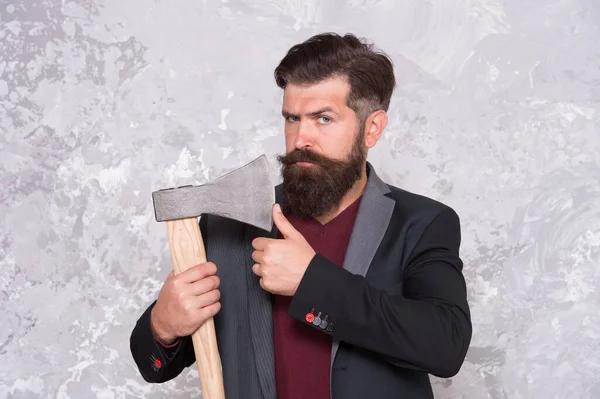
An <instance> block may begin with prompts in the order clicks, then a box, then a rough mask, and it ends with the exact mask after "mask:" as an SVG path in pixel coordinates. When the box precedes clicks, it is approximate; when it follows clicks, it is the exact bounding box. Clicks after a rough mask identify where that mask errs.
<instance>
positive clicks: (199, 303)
mask: <svg viewBox="0 0 600 399" xmlns="http://www.w3.org/2000/svg"><path fill="white" fill-rule="evenodd" d="M216 273H217V266H216V265H215V264H214V263H211V262H207V263H202V264H200V265H196V266H193V267H191V268H189V269H188V270H186V271H184V272H182V273H179V274H178V275H177V276H176V275H175V273H174V272H173V271H171V273H169V275H168V276H167V278H166V280H165V282H164V284H163V286H162V288H161V290H160V293H159V294H158V299H157V301H156V304H155V305H154V307H153V308H152V311H151V313H150V326H151V328H152V332H153V333H154V335H155V337H156V338H158V339H159V340H160V341H161V342H163V343H165V344H170V343H172V342H174V341H175V340H176V339H177V338H179V337H184V336H187V335H191V334H192V333H193V332H194V331H196V330H197V329H198V328H200V326H201V325H202V324H204V322H206V320H208V319H209V318H211V317H213V316H215V315H216V314H217V313H218V312H219V310H220V309H221V303H220V302H219V299H220V297H221V294H220V292H219V289H218V287H219V284H220V281H219V277H218V276H217V275H216Z"/></svg>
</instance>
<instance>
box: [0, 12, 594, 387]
mask: <svg viewBox="0 0 600 399" xmlns="http://www.w3.org/2000/svg"><path fill="white" fill-rule="evenodd" d="M0 21H1V22H0V129H1V130H0V132H1V134H0V148H1V157H0V184H1V190H0V199H1V204H0V214H1V215H2V225H1V226H2V230H1V231H0V312H1V314H2V319H1V320H2V321H1V324H2V327H1V328H0V397H2V398H106V399H108V398H139V397H147V398H161V397H167V396H168V397H172V398H188V397H190V395H191V396H194V397H198V395H199V388H198V382H197V372H196V370H195V368H193V367H192V368H191V369H190V370H189V371H188V372H185V373H184V374H183V375H181V376H180V377H178V378H177V379H176V381H174V382H171V383H168V384H165V385H161V386H151V385H148V384H146V383H145V382H144V381H143V380H142V379H141V378H140V377H139V376H138V374H137V372H136V368H135V366H134V364H133V361H132V359H131V357H130V354H129V348H128V339H129V333H130V331H131V328H132V326H133V324H134V322H135V320H136V319H137V317H138V316H139V315H140V313H141V312H142V310H143V309H144V308H145V307H146V306H147V305H148V303H149V302H150V301H151V300H152V299H153V298H154V297H155V296H156V295H157V292H158V289H159V287H160V284H161V282H162V280H163V278H164V277H165V275H166V274H167V273H168V272H169V270H170V267H171V264H170V259H169V252H168V247H167V243H166V232H165V229H164V225H162V224H159V223H156V222H155V221H154V220H153V210H152V203H151V192H152V191H153V190H155V189H157V188H162V187H165V186H172V185H181V184H190V183H202V182H204V181H206V180H207V179H211V178H214V177H217V176H219V175H220V174H221V173H223V172H225V171H227V170H229V169H230V168H233V167H237V166H240V165H242V164H243V163H245V162H247V161H249V160H250V159H253V158H254V157H256V156H258V155H260V154H262V153H266V154H267V155H268V156H269V159H270V161H271V162H272V166H273V168H274V169H273V177H274V179H276V180H278V179H279V175H278V172H277V169H276V168H277V165H276V163H275V155H276V154H278V153H279V152H281V151H282V150H283V148H284V147H283V130H282V119H281V117H280V114H279V111H280V101H281V93H280V92H279V90H278V89H277V88H276V87H275V84H274V82H273V79H272V71H273V68H274V67H275V65H276V63H277V62H278V61H279V59H280V58H281V57H282V56H283V54H284V52H285V51H286V49H287V48H288V47H289V46H291V45H292V44H294V43H296V42H298V41H302V40H304V39H306V38H307V37H309V36H310V35H312V34H314V33H318V32H322V31H336V32H340V33H343V32H347V31H352V32H355V33H356V34H358V35H362V36H367V37H369V38H371V39H372V40H374V41H375V43H376V44H377V45H378V46H380V47H382V48H383V49H385V50H386V51H387V52H388V53H389V54H390V55H391V56H392V58H393V59H394V61H395V65H396V72H397V76H398V80H399V87H398V91H397V92H396V94H395V96H394V98H393V101H392V110H391V112H390V124H389V127H388V129H387V131H386V133H385V135H384V137H383V139H382V140H381V141H380V142H379V144H378V145H377V147H376V149H375V150H373V151H372V152H371V153H370V154H369V158H370V160H371V162H372V163H373V164H374V165H375V166H376V167H377V168H378V169H379V171H380V173H381V175H382V176H383V177H384V178H385V179H387V180H388V181H389V182H390V183H392V184H395V185H399V186H401V187H403V188H406V189H408V190H411V191H415V192H418V193H422V194H425V195H429V196H432V197H434V198H436V199H439V200H441V201H443V202H446V203H448V204H449V205H451V206H453V207H454V208H455V209H456V210H457V211H458V213H459V214H460V216H461V219H462V222H463V247H462V255H463V257H464V260H465V264H466V268H465V272H466V276H467V279H468V287H469V295H470V302H471V305H472V313H473V320H474V337H473V341H472V347H471V349H470V351H469V354H468V358H467V361H466V363H465V365H464V367H463V368H462V370H461V372H460V373H459V374H458V375H457V376H456V377H455V378H452V379H450V380H437V379H433V380H434V384H435V392H436V394H437V397H439V398H465V399H466V398H468V399H479V398H493V399H503V398H540V399H542V398H543V399H546V398H569V399H574V398H599V397H600V314H599V311H598V308H599V306H600V290H598V286H599V282H600V266H599V263H600V180H599V179H600V166H599V164H600V149H599V148H600V132H599V128H600V106H599V102H600V68H599V65H600V45H599V42H600V26H599V24H600V2H598V1H597V0H560V1H559V0H528V1H523V0H506V1H502V0H471V1H466V0H445V1H441V0H440V1H410V0H400V1H399V0H393V1H392V0H388V1H375V0H371V1H360V0H352V1H299V0H278V1H274V0H273V1H269V2H267V1H257V0H254V1H251V0H247V1H240V0H229V1H227V0H223V1H207V0H204V1H189V0H188V1H184V0H176V1H175V0H173V1H171V0H154V1H143V0H126V1H125V0H78V1H58V0H47V1H41V0H20V1H17V0H0Z"/></svg>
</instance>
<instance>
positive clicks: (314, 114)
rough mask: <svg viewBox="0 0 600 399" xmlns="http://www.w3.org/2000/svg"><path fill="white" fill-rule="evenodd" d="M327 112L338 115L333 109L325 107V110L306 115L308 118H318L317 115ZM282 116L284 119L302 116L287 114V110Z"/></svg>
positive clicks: (283, 111)
mask: <svg viewBox="0 0 600 399" xmlns="http://www.w3.org/2000/svg"><path fill="white" fill-rule="evenodd" d="M325 112H331V113H332V114H335V115H337V112H335V111H334V110H333V108H331V107H324V108H321V109H318V110H316V111H313V112H308V113H307V114H306V115H307V116H317V115H320V114H323V113H325ZM281 115H283V117H284V118H290V117H299V116H300V115H298V114H293V113H291V112H287V111H285V110H282V111H281Z"/></svg>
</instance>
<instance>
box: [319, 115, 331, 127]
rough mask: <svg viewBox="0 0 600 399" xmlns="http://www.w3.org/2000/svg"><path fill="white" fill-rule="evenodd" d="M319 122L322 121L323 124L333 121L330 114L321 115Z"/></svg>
mask: <svg viewBox="0 0 600 399" xmlns="http://www.w3.org/2000/svg"><path fill="white" fill-rule="evenodd" d="M319 123H321V124H323V125H327V124H328V123H331V118H330V117H328V116H320V117H319Z"/></svg>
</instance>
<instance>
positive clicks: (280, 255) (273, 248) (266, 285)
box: [252, 204, 315, 296]
mask: <svg viewBox="0 0 600 399" xmlns="http://www.w3.org/2000/svg"><path fill="white" fill-rule="evenodd" d="M273 221H274V222H275V225H276V226H277V228H278V229H279V231H280V232H281V234H282V235H283V239H272V238H264V237H259V238H255V239H254V240H253V241H252V246H253V247H254V249H255V251H254V252H253V253H252V259H254V261H255V262H256V263H255V264H254V266H252V271H253V272H254V274H256V275H257V276H259V277H261V279H260V285H261V287H262V288H263V289H265V290H267V291H269V292H271V293H273V294H279V295H286V296H293V295H294V294H295V293H296V289H297V288H298V285H299V284H300V280H302V276H304V272H305V271H306V269H307V268H308V265H309V263H310V261H311V260H312V259H313V257H314V256H315V251H314V250H313V249H312V247H311V246H310V245H309V244H308V242H307V241H306V240H305V239H304V237H303V236H302V234H300V233H299V232H298V230H296V229H295V228H294V226H292V224H291V223H290V222H289V221H288V220H287V218H286V217H285V216H284V215H283V213H282V212H281V208H280V207H279V204H276V205H275V206H274V207H273Z"/></svg>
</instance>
